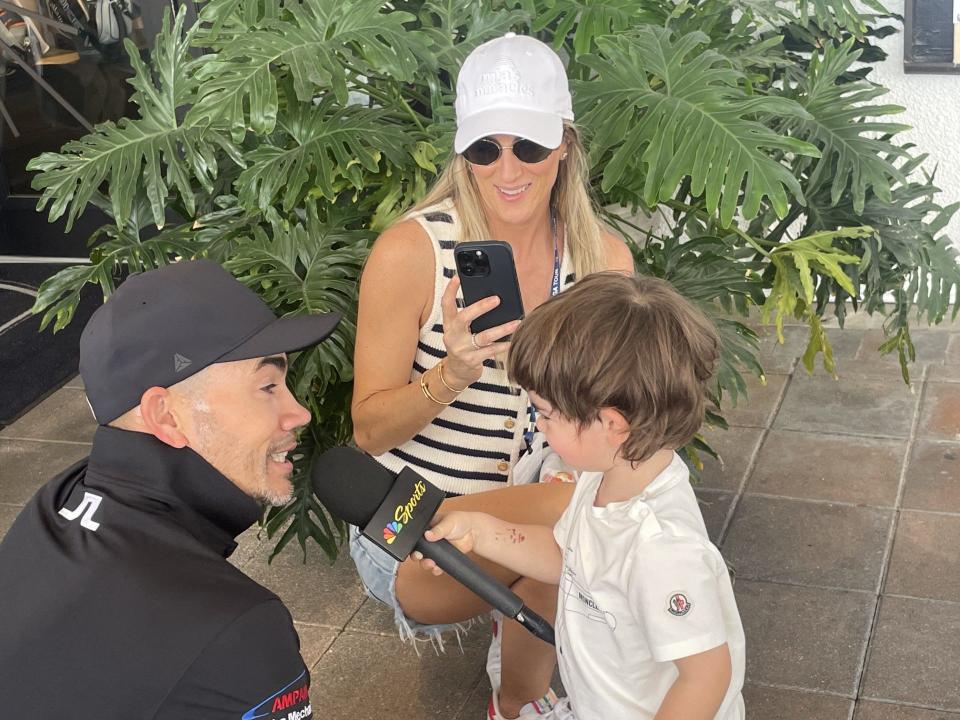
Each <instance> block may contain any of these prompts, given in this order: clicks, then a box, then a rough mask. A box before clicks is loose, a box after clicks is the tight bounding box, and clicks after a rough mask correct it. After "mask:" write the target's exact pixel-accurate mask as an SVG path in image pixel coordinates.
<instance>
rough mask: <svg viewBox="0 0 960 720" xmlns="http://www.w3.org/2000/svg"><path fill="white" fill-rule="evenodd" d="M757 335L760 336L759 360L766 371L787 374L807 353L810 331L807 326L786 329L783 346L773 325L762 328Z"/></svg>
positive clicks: (784, 330)
mask: <svg viewBox="0 0 960 720" xmlns="http://www.w3.org/2000/svg"><path fill="white" fill-rule="evenodd" d="M757 334H758V335H759V336H760V343H759V353H758V359H759V361H760V364H761V365H762V366H763V369H764V371H765V372H768V373H787V372H790V370H791V369H793V366H794V363H795V362H796V360H797V358H798V357H800V356H801V355H803V353H804V352H805V351H806V349H807V338H808V336H809V334H810V330H809V329H808V328H807V326H805V325H797V326H792V327H784V328H783V344H782V345H781V344H780V341H779V339H778V338H777V330H776V328H775V327H774V326H773V325H770V326H765V327H762V328H760V329H759V330H758V332H757Z"/></svg>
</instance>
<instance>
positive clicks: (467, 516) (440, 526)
mask: <svg viewBox="0 0 960 720" xmlns="http://www.w3.org/2000/svg"><path fill="white" fill-rule="evenodd" d="M487 518H488V516H486V515H484V514H483V513H476V512H462V511H454V512H451V513H447V514H446V515H444V516H443V517H442V518H440V519H439V520H438V521H437V523H436V524H435V525H434V526H433V527H432V528H430V529H429V530H427V531H426V532H425V533H424V534H423V537H424V538H426V539H427V540H429V541H430V542H436V541H437V540H446V541H447V542H449V543H450V544H451V545H453V546H454V547H455V548H456V549H457V550H459V551H460V552H462V553H469V552H473V551H474V550H476V547H477V545H478V543H479V541H480V535H481V534H482V527H483V525H484V524H485V520H486V519H487ZM411 554H412V555H413V558H414V560H418V561H419V562H420V566H421V567H423V568H424V569H425V570H429V571H430V572H432V573H433V574H434V575H442V574H443V570H442V569H440V568H439V567H438V566H437V564H436V563H435V562H434V561H433V560H431V559H430V558H425V557H423V554H422V553H420V552H413V553H411Z"/></svg>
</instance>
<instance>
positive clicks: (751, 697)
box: [743, 685, 853, 720]
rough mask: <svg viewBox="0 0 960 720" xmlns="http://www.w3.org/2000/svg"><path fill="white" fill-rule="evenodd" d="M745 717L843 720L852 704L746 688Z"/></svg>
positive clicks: (800, 693) (808, 694)
mask: <svg viewBox="0 0 960 720" xmlns="http://www.w3.org/2000/svg"><path fill="white" fill-rule="evenodd" d="M743 702H744V705H746V707H747V717H748V718H757V720H773V718H776V719H777V720H847V718H849V717H850V707H851V706H852V705H853V701H852V700H849V699H847V698H842V697H837V696H836V695H823V694H820V693H813V692H803V691H800V690H784V689H781V688H771V687H761V686H758V685H747V686H746V687H745V688H744V689H743Z"/></svg>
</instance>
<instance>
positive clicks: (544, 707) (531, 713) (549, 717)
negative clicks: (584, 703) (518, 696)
mask: <svg viewBox="0 0 960 720" xmlns="http://www.w3.org/2000/svg"><path fill="white" fill-rule="evenodd" d="M497 694H498V693H496V692H493V693H492V694H491V695H490V702H489V703H487V720H506V718H504V717H503V715H501V714H500V705H499V702H498V700H497ZM563 706H566V707H567V708H569V704H568V703H567V699H566V698H564V699H563V700H561V699H560V698H558V697H557V694H556V693H555V692H554V691H553V690H552V689H551V690H547V694H546V695H544V696H543V697H542V698H540V699H539V700H531V701H530V702H528V703H527V704H526V705H524V706H523V707H521V708H520V713H519V714H518V715H517V718H518V720H520V719H521V718H534V717H537V718H545V719H546V720H560V718H563V720H574V718H573V715H572V714H571V715H562V716H561V715H556V714H555V711H556V710H558V709H560V708H561V707H563Z"/></svg>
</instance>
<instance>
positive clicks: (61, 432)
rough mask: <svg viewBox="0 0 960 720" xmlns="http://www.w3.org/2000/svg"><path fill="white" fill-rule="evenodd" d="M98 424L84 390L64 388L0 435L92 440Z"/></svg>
mask: <svg viewBox="0 0 960 720" xmlns="http://www.w3.org/2000/svg"><path fill="white" fill-rule="evenodd" d="M96 429H97V423H96V421H95V420H94V419H93V415H92V414H91V413H90V408H89V406H88V405H87V398H86V396H85V395H84V394H83V391H82V390H77V389H75V388H61V389H60V390H57V392H55V393H53V394H52V395H51V396H50V397H48V398H47V399H46V400H44V401H43V402H42V403H40V404H39V405H38V406H37V407H35V408H34V409H33V410H31V411H30V412H29V413H27V414H26V415H25V416H24V417H22V418H20V419H19V420H17V421H16V422H15V423H13V424H12V425H9V426H8V427H6V428H4V429H3V431H2V432H0V438H5V437H6V438H30V439H33V440H69V441H74V442H90V441H91V440H93V433H94V431H95V430H96Z"/></svg>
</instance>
